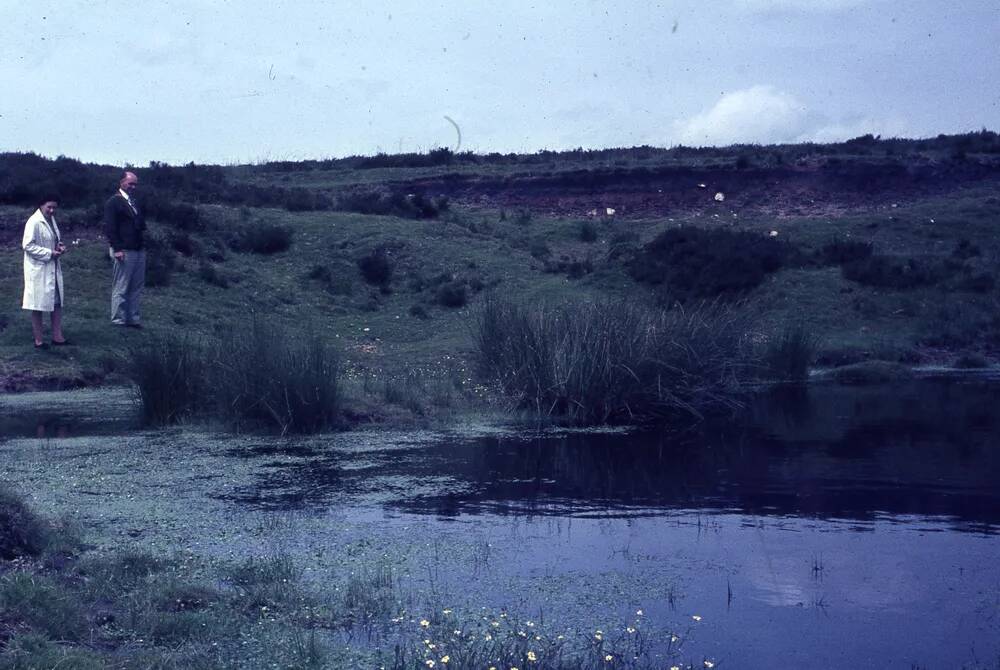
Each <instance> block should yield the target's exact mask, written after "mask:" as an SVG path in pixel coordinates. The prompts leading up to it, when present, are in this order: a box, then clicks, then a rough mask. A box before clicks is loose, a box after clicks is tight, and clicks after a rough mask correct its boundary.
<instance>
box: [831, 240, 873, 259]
mask: <svg viewBox="0 0 1000 670" xmlns="http://www.w3.org/2000/svg"><path fill="white" fill-rule="evenodd" d="M873 251H874V248H873V247H872V244H871V242H862V241H860V240H847V239H835V240H831V241H830V242H827V243H826V244H824V245H823V247H822V248H821V249H820V250H819V253H818V256H819V262H820V263H821V264H822V265H843V264H844V263H851V262H855V261H863V260H865V259H868V258H871V255H872V253H873Z"/></svg>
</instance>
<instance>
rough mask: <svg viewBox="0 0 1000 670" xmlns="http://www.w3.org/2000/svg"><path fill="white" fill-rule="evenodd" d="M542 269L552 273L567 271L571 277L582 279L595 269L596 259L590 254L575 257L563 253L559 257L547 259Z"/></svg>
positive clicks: (567, 274)
mask: <svg viewBox="0 0 1000 670" xmlns="http://www.w3.org/2000/svg"><path fill="white" fill-rule="evenodd" d="M542 270H543V272H548V273H551V274H561V273H565V274H566V276H567V277H569V278H570V279H580V278H582V277H584V276H585V275H588V274H590V273H591V272H593V271H594V261H593V259H592V258H590V256H587V257H586V258H573V257H570V256H567V255H565V254H563V255H561V256H559V258H558V259H546V261H545V265H544V266H543V268H542Z"/></svg>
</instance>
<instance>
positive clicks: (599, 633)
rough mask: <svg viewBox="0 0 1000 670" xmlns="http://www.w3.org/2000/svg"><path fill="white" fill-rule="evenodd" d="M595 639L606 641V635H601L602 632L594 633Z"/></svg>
mask: <svg viewBox="0 0 1000 670" xmlns="http://www.w3.org/2000/svg"><path fill="white" fill-rule="evenodd" d="M594 639H595V640H603V639H604V635H602V634H601V631H597V632H596V633H594Z"/></svg>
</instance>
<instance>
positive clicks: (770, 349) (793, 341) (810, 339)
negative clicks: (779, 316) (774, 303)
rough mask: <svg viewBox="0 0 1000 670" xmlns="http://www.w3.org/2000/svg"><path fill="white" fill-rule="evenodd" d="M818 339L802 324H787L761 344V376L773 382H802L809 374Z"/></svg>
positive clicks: (817, 346)
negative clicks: (763, 345) (763, 344)
mask: <svg viewBox="0 0 1000 670" xmlns="http://www.w3.org/2000/svg"><path fill="white" fill-rule="evenodd" d="M818 348H819V338H818V337H817V336H816V335H815V334H814V333H813V332H812V331H811V330H809V328H808V327H806V326H805V324H802V323H794V324H786V325H785V326H784V328H782V329H781V331H780V332H779V333H778V334H777V335H776V336H775V337H773V338H771V339H770V340H768V342H767V345H766V346H765V347H764V353H763V356H762V359H761V366H762V368H763V373H764V376H765V377H767V378H768V379H773V380H776V381H803V380H805V378H806V377H807V376H808V375H809V364H810V363H812V360H813V358H814V357H815V356H816V351H817V349H818Z"/></svg>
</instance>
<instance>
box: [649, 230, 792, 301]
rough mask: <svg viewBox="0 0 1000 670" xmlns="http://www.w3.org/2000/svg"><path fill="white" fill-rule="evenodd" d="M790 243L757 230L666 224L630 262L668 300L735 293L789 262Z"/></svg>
mask: <svg viewBox="0 0 1000 670" xmlns="http://www.w3.org/2000/svg"><path fill="white" fill-rule="evenodd" d="M794 251H795V250H794V249H793V248H792V247H791V246H790V245H788V244H786V243H784V242H779V241H778V240H776V239H773V238H770V237H765V236H763V235H760V234H758V233H751V232H733V231H729V230H722V229H712V230H707V229H703V228H696V227H694V226H682V227H679V228H670V229H668V230H666V231H664V232H663V233H661V234H660V235H659V236H657V237H656V238H655V239H654V240H653V241H651V242H650V243H649V244H647V245H646V246H644V247H643V248H642V250H641V251H640V252H639V253H638V254H637V255H636V256H635V257H634V258H633V259H632V261H631V262H630V263H629V272H630V274H631V275H632V277H633V278H634V279H635V280H636V281H639V282H643V283H646V284H651V285H653V286H662V287H663V289H664V291H665V292H666V293H667V294H668V296H669V298H670V299H671V300H679V301H688V300H692V299H700V298H713V297H716V296H723V297H733V296H737V295H739V294H741V293H743V292H745V291H748V290H750V289H752V288H754V287H756V286H758V285H759V284H760V283H761V282H762V281H763V280H764V277H766V276H767V275H768V274H769V273H772V272H776V271H777V270H779V269H781V267H782V266H783V265H785V264H786V263H788V262H789V260H790V259H791V258H792V256H793V254H794Z"/></svg>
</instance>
